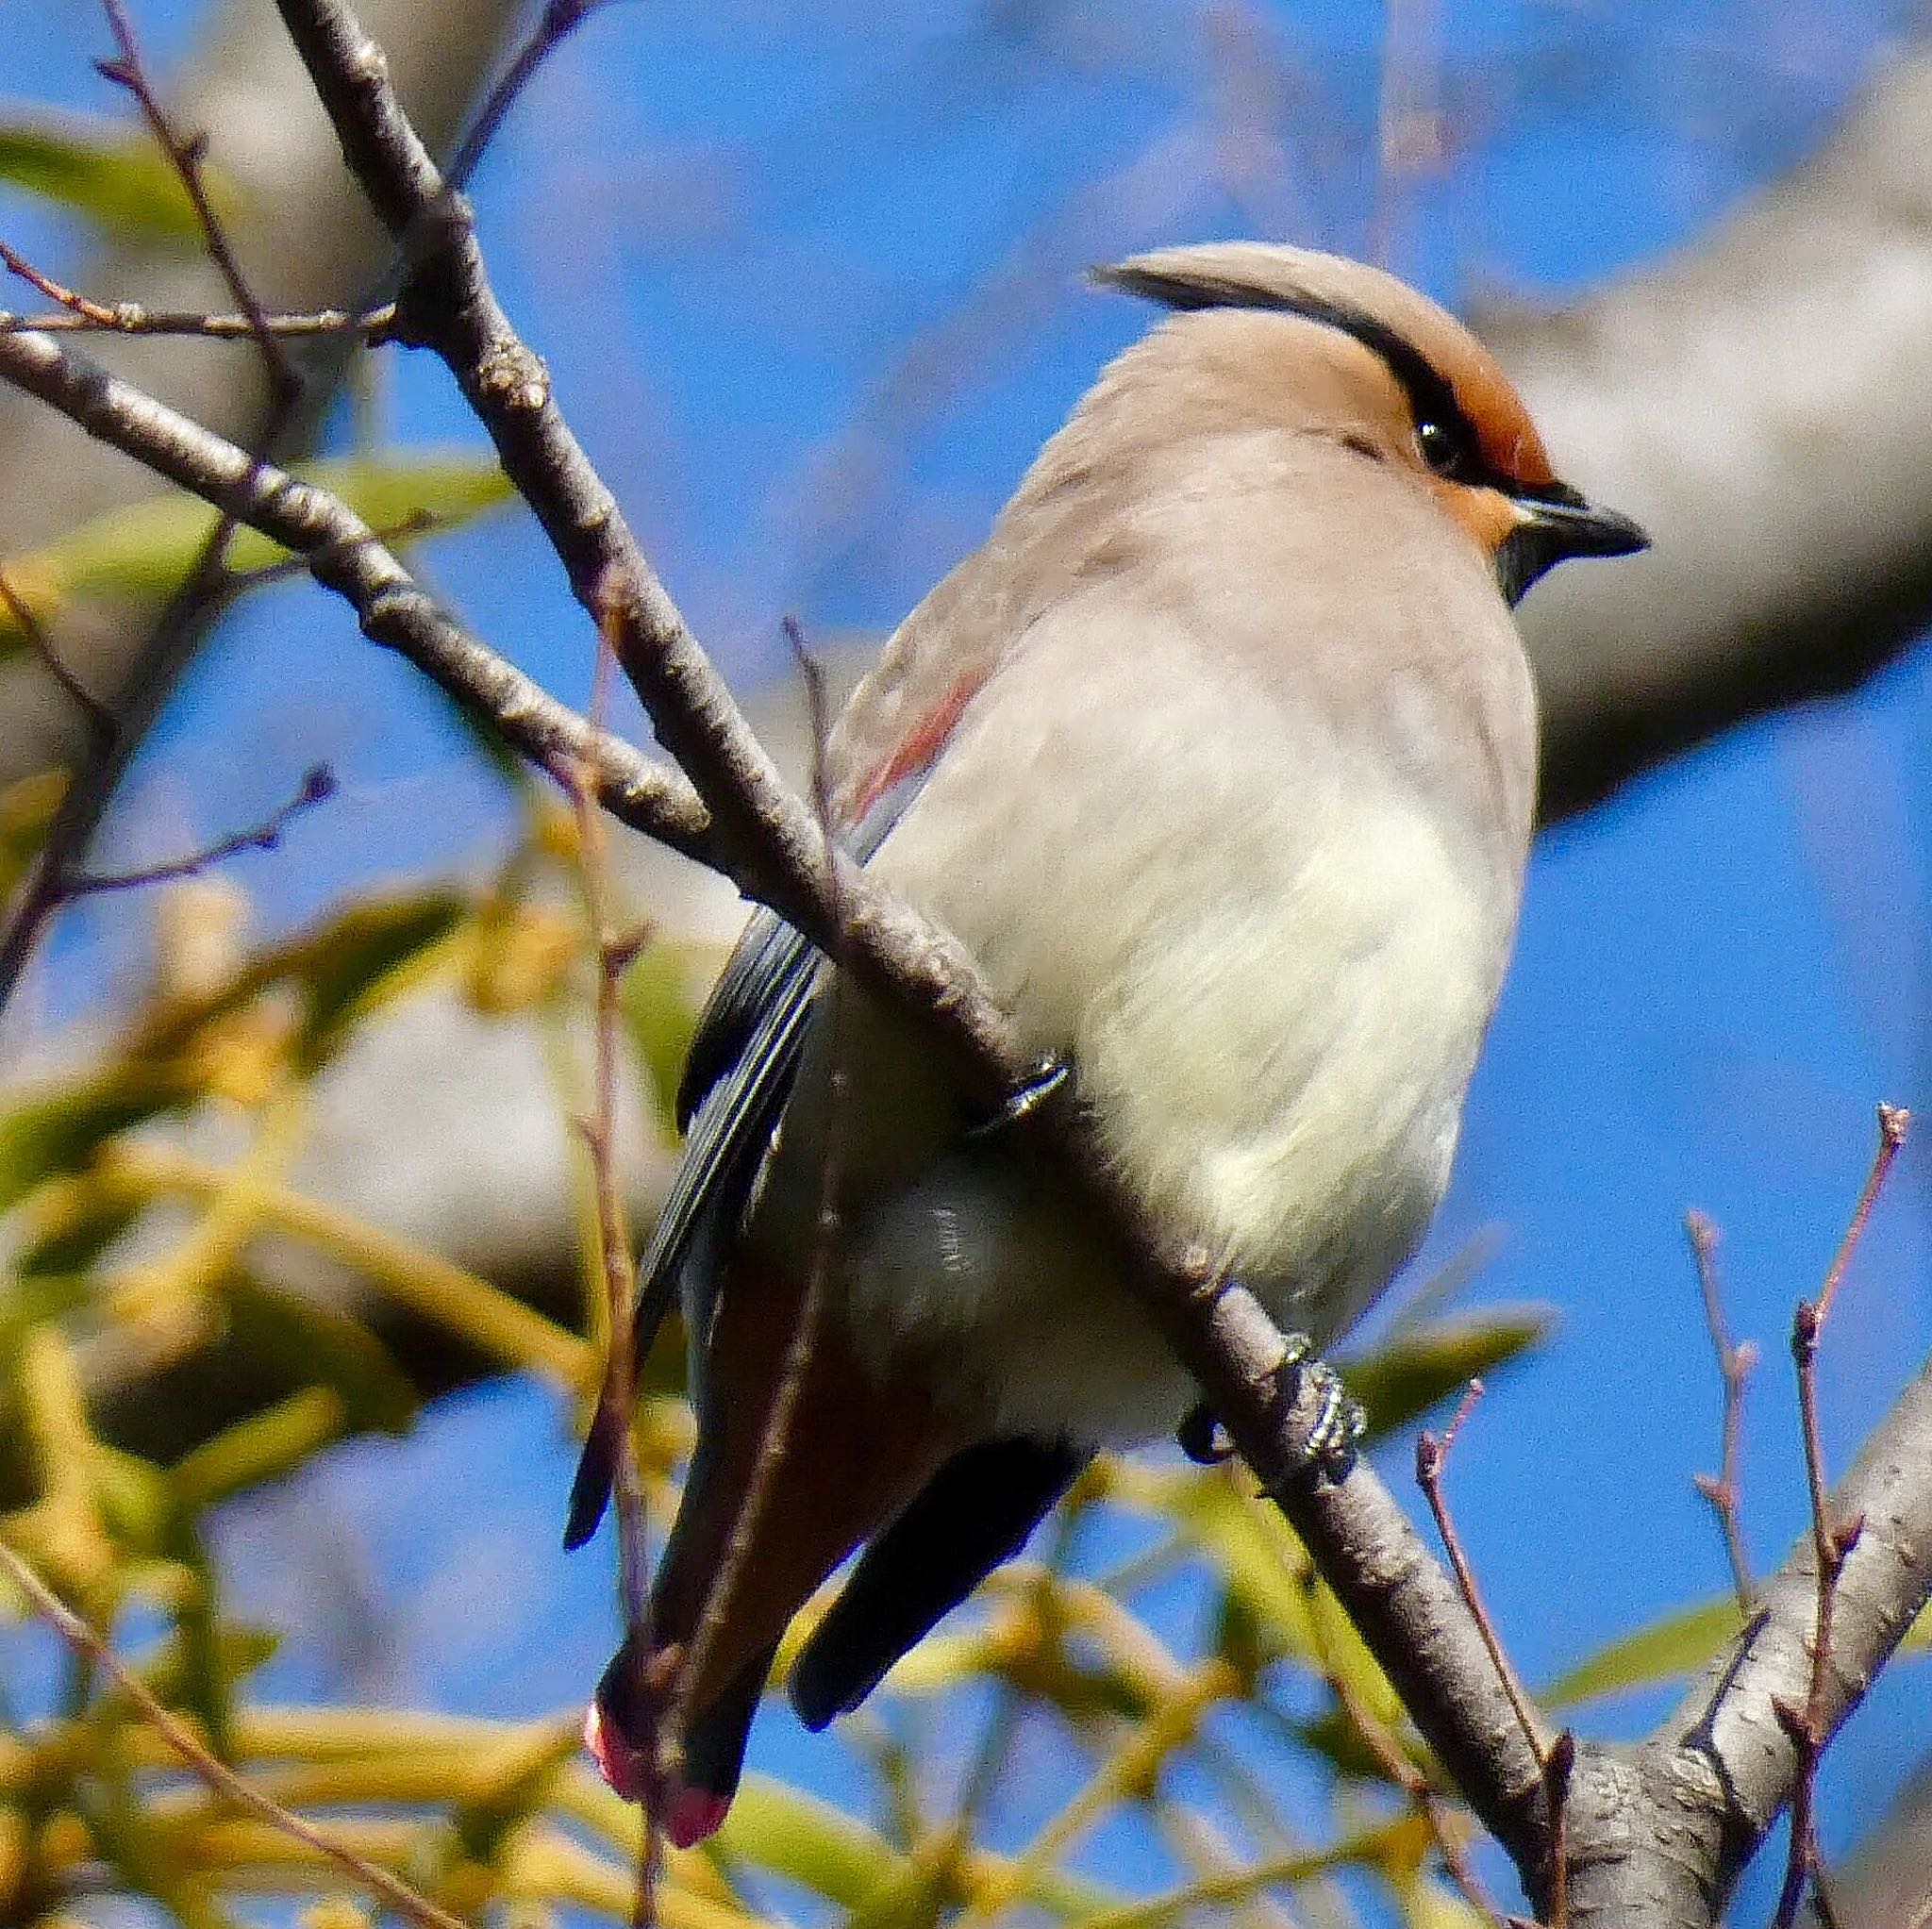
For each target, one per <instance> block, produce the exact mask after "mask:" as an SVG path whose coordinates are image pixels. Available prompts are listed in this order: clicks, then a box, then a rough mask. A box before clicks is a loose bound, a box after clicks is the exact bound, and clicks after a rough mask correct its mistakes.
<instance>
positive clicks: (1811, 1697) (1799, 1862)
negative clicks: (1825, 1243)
mask: <svg viewBox="0 0 1932 1929" xmlns="http://www.w3.org/2000/svg"><path fill="white" fill-rule="evenodd" d="M1910 1124H1911V1114H1910V1113H1909V1112H1907V1111H1906V1110H1904V1109H1903V1108H1901V1107H1900V1106H1888V1105H1881V1106H1879V1107H1878V1148H1877V1150H1876V1151H1875V1152H1874V1154H1873V1156H1872V1167H1871V1170H1870V1172H1867V1173H1866V1175H1865V1184H1864V1188H1863V1189H1862V1190H1861V1191H1860V1192H1859V1194H1858V1203H1857V1206H1856V1207H1854V1209H1853V1212H1852V1218H1851V1222H1850V1224H1848V1225H1847V1226H1846V1228H1845V1233H1844V1237H1843V1239H1840V1241H1839V1248H1838V1251H1837V1253H1836V1254H1835V1255H1834V1256H1833V1258H1832V1262H1831V1267H1830V1270H1829V1271H1828V1272H1826V1273H1825V1275H1824V1286H1823V1287H1822V1288H1821V1289H1819V1294H1818V1297H1817V1298H1816V1299H1815V1300H1800V1301H1799V1303H1798V1307H1797V1311H1796V1312H1795V1314H1793V1316H1792V1319H1791V1358H1792V1361H1793V1363H1794V1364H1795V1365H1796V1368H1797V1373H1798V1415H1799V1422H1800V1424H1801V1426H1802V1428H1803V1431H1804V1441H1805V1480H1806V1485H1807V1488H1808V1489H1809V1491H1810V1500H1811V1545H1812V1558H1813V1562H1814V1565H1815V1567H1816V1570H1817V1606H1816V1608H1815V1610H1814V1612H1813V1618H1812V1626H1811V1641H1810V1649H1811V1674H1810V1681H1809V1685H1808V1688H1807V1693H1806V1697H1805V1705H1804V1706H1803V1707H1797V1706H1794V1705H1792V1704H1791V1703H1790V1702H1788V1701H1785V1700H1783V1699H1779V1700H1776V1701H1775V1702H1774V1704H1773V1705H1774V1709H1775V1711H1776V1714H1777V1718H1778V1720H1779V1721H1780V1722H1781V1723H1782V1724H1783V1726H1784V1729H1785V1732H1786V1734H1788V1735H1789V1736H1790V1738H1791V1745H1792V1747H1793V1748H1794V1749H1795V1750H1796V1751H1797V1756H1798V1762H1797V1774H1796V1778H1795V1780H1794V1781H1793V1783H1792V1785H1791V1826H1790V1847H1789V1849H1788V1851H1787V1853H1786V1857H1785V1877H1784V1883H1783V1886H1782V1887H1780V1888H1779V1890H1778V1900H1777V1911H1776V1914H1775V1915H1774V1917H1773V1919H1772V1920H1773V1924H1774V1929H1794V1925H1795V1924H1796V1922H1797V1920H1798V1908H1799V1905H1800V1904H1801V1903H1802V1902H1803V1901H1804V1898H1805V1889H1806V1886H1807V1878H1808V1880H1809V1884H1810V1887H1811V1892H1812V1897H1813V1902H1814V1904H1815V1906H1816V1907H1817V1909H1818V1912H1819V1916H1820V1919H1821V1921H1823V1922H1824V1924H1825V1929H1831V1922H1832V1909H1831V1899H1830V1891H1829V1888H1828V1887H1826V1886H1825V1884H1824V1879H1823V1878H1824V1863H1823V1861H1822V1860H1821V1858H1820V1856H1819V1853H1818V1826H1817V1797H1818V1765H1819V1762H1820V1760H1821V1759H1822V1758H1823V1756H1824V1744H1825V1740H1826V1738H1827V1737H1828V1735H1829V1733H1830V1729H1829V1711H1828V1697H1829V1692H1830V1686H1831V1637H1832V1622H1833V1617H1834V1611H1835V1609H1836V1605H1837V1601H1838V1587H1839V1580H1840V1576H1841V1575H1842V1574H1843V1572H1844V1566H1845V1561H1846V1559H1847V1557H1848V1556H1849V1555H1850V1554H1851V1552H1852V1549H1853V1548H1854V1547H1856V1546H1857V1542H1858V1537H1859V1535H1860V1534H1861V1533H1863V1532H1864V1527H1865V1522H1864V1517H1863V1516H1862V1515H1856V1516H1854V1517H1853V1518H1852V1519H1850V1520H1846V1521H1836V1522H1835V1521H1833V1520H1832V1518H1831V1508H1830V1501H1829V1497H1828V1495H1827V1493H1826V1485H1825V1474H1824V1436H1823V1434H1822V1432H1821V1430H1820V1427H1819V1423H1818V1343H1819V1340H1820V1338H1821V1337H1822V1336H1823V1334H1824V1322H1825V1321H1826V1320H1827V1319H1828V1318H1829V1317H1830V1315H1831V1308H1832V1305H1833V1302H1834V1301H1835V1300H1836V1299H1837V1297H1838V1290H1839V1288H1840V1285H1841V1284H1842V1283H1843V1281H1844V1276H1845V1272H1846V1269H1847V1268H1848V1267H1849V1266H1850V1265H1851V1262H1852V1255H1853V1254H1854V1253H1855V1252H1856V1251H1857V1247H1858V1241H1859V1239H1861V1238H1863V1236H1864V1232H1865V1226H1866V1222H1868V1221H1869V1220H1870V1219H1871V1217H1872V1208H1873V1206H1874V1205H1876V1203H1877V1200H1878V1194H1879V1192H1880V1191H1881V1190H1882V1189H1883V1188H1884V1185H1885V1180H1886V1175H1887V1174H1888V1173H1889V1172H1890V1171H1891V1167H1892V1162H1893V1161H1894V1160H1895V1159H1896V1158H1897V1157H1898V1154H1899V1148H1900V1147H1901V1146H1903V1145H1904V1143H1905V1141H1906V1133H1907V1128H1908V1127H1909V1126H1910Z"/></svg>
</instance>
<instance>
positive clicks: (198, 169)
mask: <svg viewBox="0 0 1932 1929" xmlns="http://www.w3.org/2000/svg"><path fill="white" fill-rule="evenodd" d="M101 5H102V8H103V9H104V10H105V11H106V13H107V16H108V28H109V30H110V31H111V32H112V34H113V36H114V44H115V46H116V48H117V49H118V52H117V53H116V56H115V58H113V59H111V60H96V61H95V62H94V69H95V72H97V73H98V74H99V75H100V76H101V77H102V79H104V80H109V81H112V82H113V83H114V85H115V86H117V87H124V88H125V89H126V90H127V91H128V92H129V93H131V94H132V95H133V96H134V99H135V103H136V105H137V106H138V107H139V108H141V115H142V120H144V121H145V122H146V123H147V125H148V131H149V132H150V133H151V134H153V136H154V138H155V141H156V143H157V144H158V146H159V148H160V150H161V152H162V153H163V154H164V155H166V156H167V158H168V160H169V163H170V164H171V165H172V166H173V168H174V170H175V175H177V176H178V177H179V179H180V182H181V186H182V187H183V189H184V190H186V191H187V194H188V199H189V202H190V204H191V205H192V208H193V209H194V218H195V220H196V221H197V222H198V223H199V224H201V232H202V239H203V241H204V242H205V244H206V245H207V248H208V259H209V260H211V261H212V262H213V263H214V264H215V267H216V269H217V271H218V272H219V273H220V274H221V277H222V279H223V281H224V282H225V283H226V285H227V290H228V293H229V295H230V296H231V297H232V298H233V300H234V303H235V306H236V307H237V308H240V309H241V310H242V313H243V314H244V315H246V316H247V318H248V326H249V331H250V333H251V334H252V335H253V336H254V338H255V341H256V344H257V346H258V347H259V349H260V350H261V358H262V365H263V366H264V367H265V368H266V369H267V371H268V376H269V420H270V423H271V424H273V425H274V426H272V427H271V428H270V430H269V431H268V433H269V435H270V436H273V434H274V433H275V430H276V429H277V428H278V427H279V425H280V421H281V419H282V418H283V417H284V416H285V415H286V414H287V412H288V411H289V410H290V409H291V408H292V407H294V405H295V401H296V398H297V397H298V396H299V395H300V394H301V392H302V377H301V376H300V375H299V374H297V373H296V371H295V365H294V363H293V362H291V360H290V359H289V356H288V351H287V350H286V349H284V348H283V346H282V345H281V343H280V341H277V340H276V338H275V335H274V333H273V332H272V331H271V330H270V328H269V326H268V323H267V317H266V316H265V314H264V313H263V311H262V307H261V304H260V303H259V302H258V301H257V299H256V297H255V290H254V289H253V288H252V287H251V286H250V285H249V281H248V277H247V276H246V275H245V274H242V267H241V263H240V262H239V261H238V260H237V259H236V257H235V250H234V247H233V246H232V244H231V243H230V241H229V240H228V231H227V226H226V224H225V223H224V221H223V220H222V218H221V216H220V215H219V214H218V213H216V211H215V205H214V203H213V201H212V200H211V199H210V198H209V196H208V167H207V162H208V137H207V135H205V134H192V135H188V136H185V137H184V136H182V135H180V134H178V133H176V132H175V125H174V123H173V122H172V121H171V120H170V119H169V117H168V115H167V114H166V113H165V112H164V111H163V109H162V108H161V104H160V100H159V98H158V96H157V94H156V92H155V90H154V84H153V83H152V82H151V81H150V80H149V78H148V75H147V68H146V65H145V63H144V62H143V61H142V58H141V46H140V42H137V41H136V39H135V37H134V23H133V22H132V21H130V20H129V19H128V17H127V8H126V7H125V4H124V0H101Z"/></svg>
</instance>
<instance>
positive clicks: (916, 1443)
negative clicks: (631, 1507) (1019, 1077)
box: [586, 1262, 959, 1846]
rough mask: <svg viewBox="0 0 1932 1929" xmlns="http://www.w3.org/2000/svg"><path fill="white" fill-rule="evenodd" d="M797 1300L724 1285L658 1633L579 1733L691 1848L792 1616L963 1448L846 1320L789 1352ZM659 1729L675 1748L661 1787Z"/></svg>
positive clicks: (624, 1787) (613, 1679) (624, 1663)
mask: <svg viewBox="0 0 1932 1929" xmlns="http://www.w3.org/2000/svg"><path fill="white" fill-rule="evenodd" d="M802 1299H803V1294H802V1292H801V1290H800V1289H798V1288H797V1287H795V1286H792V1285H791V1284H789V1283H787V1282H783V1281H779V1280H774V1279H773V1278H771V1277H770V1276H769V1275H766V1274H764V1273H754V1272H753V1271H752V1269H751V1268H750V1267H749V1266H747V1265H745V1264H744V1263H742V1262H741V1263H739V1264H737V1265H735V1266H733V1267H732V1268H731V1269H730V1270H729V1271H728V1272H727V1273H726V1274H725V1276H724V1278H723V1280H722V1281H721V1282H720V1285H719V1289H718V1293H717V1297H716V1300H715V1303H714V1305H713V1308H712V1312H711V1318H710V1321H709V1326H708V1332H707V1333H706V1335H705V1337H704V1342H703V1348H704V1356H703V1360H702V1372H700V1373H699V1374H697V1375H696V1380H697V1384H698V1385H699V1387H700V1388H701V1389H702V1391H701V1398H700V1405H699V1409H698V1445H697V1451H696V1453H695V1455H693V1457H692V1460H691V1472H690V1475H689V1477H688V1478H687V1480H686V1482H685V1488H684V1494H683V1497H682V1499H681V1501H680V1502H679V1505H678V1509H677V1519H676V1521H675V1523H674V1524H673V1527H672V1530H671V1537H670V1539H669V1540H668V1542H667V1543H666V1545H665V1549H664V1557H663V1560H662V1561H661V1563H660V1564H659V1567H658V1576H657V1581H656V1583H655V1585H654V1587H653V1588H652V1593H651V1603H650V1615H649V1621H648V1625H647V1628H646V1629H645V1630H642V1631H641V1632H640V1636H639V1638H635V1639H633V1640H629V1641H626V1643H625V1647H624V1648H622V1649H620V1650H619V1652H618V1655H617V1656H616V1658H615V1659H614V1660H613V1661H612V1662H611V1664H610V1667H609V1668H608V1670H607V1671H606V1672H605V1675H604V1679H603V1681H602V1682H601V1683H600V1684H599V1687H598V1690H597V1699H596V1703H595V1705H594V1706H593V1707H592V1709H591V1716H590V1719H589V1721H588V1723H587V1728H586V1734H587V1738H588V1739H589V1740H590V1743H591V1750H592V1752H593V1754H596V1756H597V1759H598V1763H599V1766H600V1767H601V1768H602V1769H603V1771H604V1773H605V1778H606V1780H608V1782H609V1783H610V1784H611V1786H612V1787H613V1788H617V1789H618V1791H619V1792H620V1793H621V1794H626V1795H630V1796H632V1797H633V1798H634V1799H640V1800H644V1801H652V1799H653V1797H654V1795H655V1798H656V1800H655V1807H656V1812H657V1813H658V1818H659V1820H660V1821H661V1823H662V1825H663V1827H664V1829H665V1832H666V1834H667V1836H669V1838H671V1839H672V1840H673V1841H674V1842H678V1843H680V1845H684V1846H688V1845H689V1844H690V1843H691V1842H692V1841H697V1840H702V1839H703V1838H705V1837H706V1836H708V1835H709V1834H711V1833H712V1832H713V1831H714V1830H715V1829H716V1828H717V1827H718V1826H719V1825H720V1824H721V1823H722V1822H723V1821H724V1813H725V1810H726V1809H727V1808H728V1807H729V1805H730V1800H731V1796H732V1793H733V1791H734V1790H735V1789H736V1788H737V1786H738V1777H739V1771H740V1769H741V1765H742V1761H743V1756H744V1743H745V1738H746V1735H747V1733H748V1731H749V1728H750V1725H751V1718H752V1712H753V1710H754V1709H755V1708H756V1706H757V1705H758V1696H759V1693H760V1692H761V1691H762V1689H763V1687H764V1683H765V1677H766V1674H767V1672H768V1671H769V1670H770V1667H771V1662H772V1656H773V1654H774V1651H775V1649H776V1647H777V1644H778V1641H779V1638H780V1637H781V1636H782V1635H783V1634H784V1632H785V1629H786V1627H787V1625H788V1624H789V1623H790V1622H791V1618H792V1616H793V1615H795V1614H796V1613H797V1612H798V1610H799V1609H800V1608H801V1607H803V1606H804V1605H805V1604H806V1602H807V1601H808V1600H809V1599H810V1598H811V1596H812V1594H813V1593H814V1592H815V1591H816V1590H817V1588H819V1586H820V1585H821V1584H822V1583H823V1582H824V1580H825V1578H826V1577H827V1576H828V1575H829V1574H830V1573H831V1572H832V1571H833V1569H834V1568H836V1567H837V1566H838V1565H839V1563H840V1562H841V1560H843V1559H844V1558H845V1556H846V1555H848V1554H850V1553H851V1552H852V1551H853V1549H854V1548H856V1547H858V1545H859V1543H860V1542H861V1541H864V1540H866V1539H869V1538H871V1537H872V1536H873V1535H874V1533H875V1532H876V1531H877V1530H878V1529H879V1528H881V1527H883V1526H884V1525H885V1524H886V1523H887V1522H890V1521H891V1520H892V1519H893V1518H894V1517H895V1516H896V1515H897V1514H898V1513H899V1512H900V1511H901V1510H902V1509H903V1508H904V1507H905V1505H906V1504H907V1503H908V1501H909V1500H911V1499H912V1497H913V1496H914V1495H915V1494H916V1493H918V1492H919V1490H920V1489H921V1488H923V1487H924V1486H925V1484H926V1482H927V1481H928V1480H929V1479H930V1478H931V1477H932V1475H933V1474H934V1472H936V1471H937V1470H938V1469H939V1467H940V1466H941V1463H942V1462H943V1461H944V1460H945V1459H946V1458H947V1457H948V1455H949V1454H950V1453H951V1452H952V1451H953V1449H954V1448H955V1447H957V1446H958V1444H959V1441H958V1437H957V1436H958V1430H957V1426H956V1425H955V1423H953V1422H951V1421H950V1419H949V1417H948V1416H947V1415H946V1414H945V1413H944V1412H943V1410H942V1409H941V1407H939V1406H938V1405H937V1404H936V1403H935V1402H934V1401H933V1400H932V1398H931V1397H930V1394H929V1392H928V1390H927V1382H926V1380H925V1378H924V1376H923V1375H906V1374H896V1375H894V1376H892V1378H891V1379H890V1380H889V1381H881V1380H880V1379H878V1378H876V1377H874V1375H873V1374H872V1373H871V1372H868V1371H867V1369H866V1368H865V1367H864V1366H862V1365H861V1364H860V1363H859V1362H858V1359H857V1358H856V1357H855V1356H854V1354H853V1351H852V1347H851V1344H850V1341H849V1339H848V1338H847V1337H846V1334H845V1330H844V1322H843V1320H842V1318H841V1317H839V1316H837V1315H822V1316H821V1317H820V1318H818V1319H817V1320H816V1321H815V1322H814V1331H813V1332H812V1333H811V1334H810V1335H809V1336H808V1342H807V1343H806V1345H805V1346H804V1348H803V1349H802V1351H799V1352H797V1353H796V1354H794V1349H793V1347H792V1343H791V1342H792V1336H793V1335H794V1334H795V1333H796V1331H797V1328H798V1322H799V1319H800V1317H801V1305H802ZM788 1380H791V1381H792V1382H793V1384H791V1386H790V1387H789V1388H788V1387H787V1385H786V1383H787V1381H788ZM667 1719H671V1720H673V1721H674V1722H675V1727H676V1728H677V1729H678V1730H679V1731H681V1732H680V1733H679V1735H678V1736H677V1740H678V1741H679V1743H680V1746H679V1747H678V1749H677V1751H676V1759H675V1764H674V1765H673V1766H672V1767H671V1769H670V1770H669V1772H668V1773H667V1775H666V1777H665V1785H664V1786H663V1787H661V1788H658V1786H657V1779H656V1774H655V1771H654V1769H653V1767H652V1765H653V1764H655V1763H656V1762H657V1761H658V1752H659V1750H658V1744H659V1740H660V1738H661V1731H662V1729H663V1726H664V1723H665V1722H666V1721H667Z"/></svg>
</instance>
